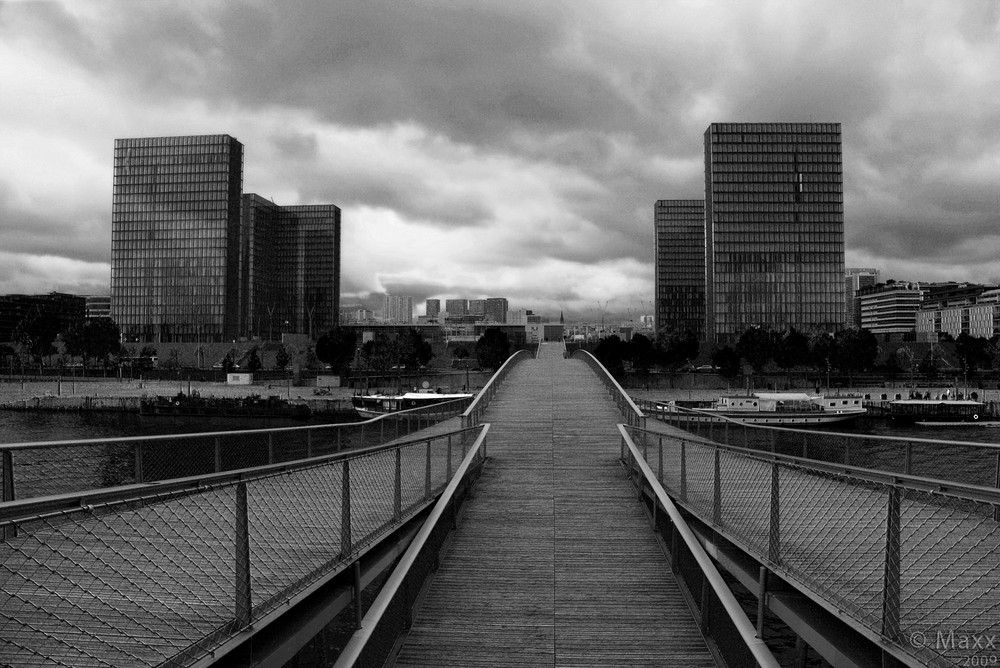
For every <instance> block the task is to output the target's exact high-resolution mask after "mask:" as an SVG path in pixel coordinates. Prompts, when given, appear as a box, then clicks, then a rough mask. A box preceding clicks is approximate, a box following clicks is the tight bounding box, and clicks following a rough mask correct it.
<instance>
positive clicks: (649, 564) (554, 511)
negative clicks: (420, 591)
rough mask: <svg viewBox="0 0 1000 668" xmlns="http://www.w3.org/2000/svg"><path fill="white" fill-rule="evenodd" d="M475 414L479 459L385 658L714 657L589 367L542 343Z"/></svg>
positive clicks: (473, 662) (699, 662) (477, 662)
mask: <svg viewBox="0 0 1000 668" xmlns="http://www.w3.org/2000/svg"><path fill="white" fill-rule="evenodd" d="M484 421H486V422H490V423H491V424H492V427H491V431H490V434H489V436H488V438H487V447H488V454H489V457H490V462H489V464H488V466H487V468H486V470H485V471H484V473H483V475H482V477H481V478H480V480H479V482H478V484H477V487H476V491H475V496H474V498H473V499H472V500H470V501H469V502H468V503H467V505H466V508H467V511H466V514H465V517H464V519H463V521H462V522H461V524H460V526H459V527H458V529H457V531H456V532H455V533H454V537H453V542H452V544H451V546H450V547H449V548H448V550H447V552H446V553H445V556H444V559H443V561H442V565H441V567H440V569H439V570H438V572H437V573H436V575H435V577H434V580H433V582H432V584H431V586H430V588H429V591H428V594H427V596H426V598H425V600H424V602H423V604H422V606H421V608H420V609H419V611H418V612H417V615H416V618H415V620H414V623H413V626H412V629H411V630H410V634H409V636H408V638H407V640H406V642H405V644H404V646H403V648H402V650H401V653H400V655H399V657H398V659H397V661H396V665H398V666H418V665H419V666H426V665H463V666H490V665H497V666H500V665H503V666H517V665H523V666H539V665H554V666H560V665H613V664H619V665H643V664H646V665H659V666H685V667H691V668H697V667H698V666H714V665H716V664H715V660H714V659H713V655H712V654H711V652H710V651H709V649H708V646H707V644H706V641H705V639H704V638H703V636H702V634H701V632H700V631H699V629H698V626H697V624H696V622H695V621H694V619H693V617H692V615H691V613H690V611H689V609H688V607H687V605H686V604H685V602H684V600H683V598H682V595H681V593H680V591H679V589H678V587H677V584H676V582H675V580H674V578H673V576H672V575H671V571H670V568H669V566H668V564H667V561H666V559H665V558H664V556H663V553H662V552H661V550H660V548H659V546H658V544H657V542H656V540H655V538H654V536H653V533H652V532H651V530H650V527H649V520H648V519H647V517H646V516H645V514H644V513H643V511H642V509H641V507H640V505H639V504H638V503H637V502H636V500H635V497H634V491H633V488H632V487H631V485H630V484H629V482H628V481H627V479H626V477H625V476H624V475H623V473H622V470H621V468H620V466H619V464H618V454H619V452H618V445H617V444H618V442H619V436H618V432H617V430H616V427H615V425H616V424H617V423H619V422H621V415H620V414H619V413H618V412H617V410H616V408H615V405H614V403H613V402H612V401H611V400H610V399H609V398H608V396H607V394H606V390H605V389H604V387H603V385H602V384H601V383H600V381H599V380H598V379H597V377H596V376H595V375H594V373H593V371H591V369H590V368H589V367H588V366H587V365H586V364H585V363H584V362H582V361H579V360H573V359H564V358H563V347H562V346H561V345H556V344H544V345H542V346H541V348H540V350H539V356H538V359H536V360H532V361H526V362H522V363H521V364H520V365H518V366H517V367H516V368H515V369H514V371H513V372H512V374H511V376H510V377H509V378H508V379H507V381H506V382H505V384H504V385H503V388H502V389H501V391H500V392H499V393H498V395H497V396H496V397H495V398H494V399H493V401H492V403H491V404H490V407H489V409H488V410H487V415H486V418H485V420H484Z"/></svg>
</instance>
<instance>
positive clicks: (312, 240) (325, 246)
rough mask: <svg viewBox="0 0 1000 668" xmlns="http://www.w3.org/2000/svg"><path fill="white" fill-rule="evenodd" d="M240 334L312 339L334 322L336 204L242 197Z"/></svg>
mask: <svg viewBox="0 0 1000 668" xmlns="http://www.w3.org/2000/svg"><path fill="white" fill-rule="evenodd" d="M241 218H242V220H241V222H242V224H241V228H240V254H239V257H238V260H237V261H238V262H239V267H240V270H239V304H240V329H239V332H240V336H244V337H248V338H253V337H259V338H262V339H264V338H266V339H268V340H273V339H274V338H276V335H281V334H307V335H309V336H310V337H312V338H314V339H315V338H318V337H319V336H320V335H321V334H324V333H326V332H327V331H329V330H330V329H331V328H333V327H334V326H336V325H337V324H338V322H339V315H340V209H339V208H338V207H336V206H334V205H332V204H318V205H302V206H278V205H276V204H275V203H274V202H271V201H270V200H267V199H264V198H263V197H261V196H259V195H255V194H253V193H248V194H246V195H243V198H242V215H241Z"/></svg>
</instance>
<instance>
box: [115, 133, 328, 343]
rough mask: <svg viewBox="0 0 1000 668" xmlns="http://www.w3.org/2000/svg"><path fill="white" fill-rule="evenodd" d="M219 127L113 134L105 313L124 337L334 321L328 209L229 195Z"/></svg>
mask: <svg viewBox="0 0 1000 668" xmlns="http://www.w3.org/2000/svg"><path fill="white" fill-rule="evenodd" d="M242 184H243V145H242V144H241V143H240V142H238V141H237V140H236V139H234V138H233V137H230V136H229V135H202V136H191V137H157V138H145V139H117V140H115V178H114V204H113V209H112V244H111V317H112V318H114V319H115V320H116V321H117V322H118V324H119V326H120V327H121V330H122V335H123V337H125V338H126V339H127V340H133V341H156V342H163V343H168V342H212V341H225V340H232V339H236V338H237V337H253V336H260V337H261V338H271V339H274V338H277V337H278V336H280V335H281V334H286V333H297V334H309V335H312V336H314V337H315V336H319V334H321V333H322V332H324V331H326V330H328V329H330V328H331V327H333V326H334V325H336V324H337V322H338V318H339V310H340V308H339V305H340V209H339V208H337V207H336V206H333V205H310V206H286V207H281V206H277V205H275V204H274V203H273V202H270V201H268V200H265V199H264V198H262V197H259V196H257V195H253V194H248V195H245V196H243V195H241V190H242Z"/></svg>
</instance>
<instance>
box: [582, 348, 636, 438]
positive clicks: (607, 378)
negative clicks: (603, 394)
mask: <svg viewBox="0 0 1000 668" xmlns="http://www.w3.org/2000/svg"><path fill="white" fill-rule="evenodd" d="M578 355H582V356H583V359H584V361H585V362H586V363H587V364H588V365H590V367H591V368H592V369H593V370H594V372H595V373H596V374H597V376H598V377H599V378H600V379H601V380H602V381H603V382H604V385H605V387H607V388H608V392H609V393H610V394H611V398H612V399H613V400H614V402H615V404H616V405H617V406H618V410H619V411H621V414H622V416H623V417H624V418H625V422H626V423H627V424H628V425H630V426H633V427H644V426H645V424H646V416H645V415H644V414H643V412H642V410H641V409H640V408H639V407H638V406H637V405H636V403H635V402H634V401H633V400H632V397H630V396H629V394H628V392H626V391H625V390H624V389H622V386H621V385H620V384H619V383H618V381H617V380H615V377H614V376H612V375H611V372H609V371H608V370H607V369H606V368H605V367H604V365H603V364H601V362H600V360H598V359H597V358H596V357H594V356H593V355H592V354H590V353H589V352H588V351H586V350H583V349H578V350H574V351H573V352H571V353H570V357H576V356H578Z"/></svg>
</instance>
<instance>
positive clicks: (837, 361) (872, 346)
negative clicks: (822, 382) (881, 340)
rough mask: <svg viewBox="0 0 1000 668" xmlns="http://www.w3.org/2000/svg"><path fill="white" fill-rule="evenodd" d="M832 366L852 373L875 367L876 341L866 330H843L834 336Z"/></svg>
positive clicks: (876, 355)
mask: <svg viewBox="0 0 1000 668" xmlns="http://www.w3.org/2000/svg"><path fill="white" fill-rule="evenodd" d="M834 342H835V346H834V350H833V355H832V358H831V360H830V361H831V363H832V364H833V366H835V367H837V368H838V369H840V370H841V371H844V372H847V373H853V372H855V371H865V370H867V369H870V368H872V367H874V366H875V360H876V359H878V339H876V338H875V335H874V334H872V333H871V332H869V331H868V330H867V329H860V328H855V329H843V330H841V331H839V332H837V334H836V335H835V336H834Z"/></svg>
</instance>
